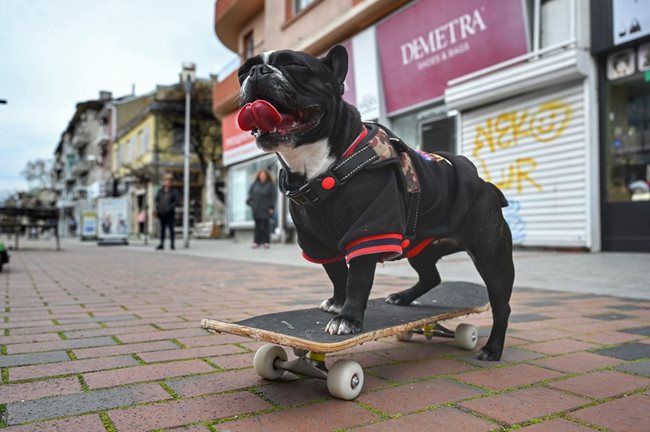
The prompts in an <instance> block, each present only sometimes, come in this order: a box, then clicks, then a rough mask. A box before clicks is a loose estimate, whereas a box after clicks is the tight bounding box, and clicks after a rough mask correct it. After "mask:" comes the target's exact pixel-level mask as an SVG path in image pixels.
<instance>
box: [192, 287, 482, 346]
mask: <svg viewBox="0 0 650 432" xmlns="http://www.w3.org/2000/svg"><path fill="white" fill-rule="evenodd" d="M488 309H489V302H488V296H487V290H486V288H485V287H484V286H481V285H477V284H473V283H468V282H445V283H442V284H440V285H439V286H437V287H436V288H434V289H432V290H431V291H429V292H428V293H426V294H425V295H423V296H422V297H420V298H418V299H417V300H416V302H415V304H411V305H409V306H397V305H392V304H388V303H386V302H385V301H384V298H375V299H372V300H369V301H368V307H367V308H366V313H365V318H364V322H363V330H362V332H361V333H355V334H349V335H330V334H329V333H326V332H325V326H326V325H327V323H328V322H329V321H330V320H331V319H332V318H333V317H334V315H333V314H330V313H327V312H325V311H322V310H320V309H319V308H310V309H301V310H292V311H285V312H277V313H272V314H267V315H260V316H256V317H253V318H248V319H245V320H242V321H237V322H234V323H232V322H225V321H218V320H212V319H203V320H202V321H201V326H202V327H203V328H205V329H208V330H213V331H216V332H220V333H230V334H235V335H240V336H245V337H248V338H251V339H255V340H257V341H261V342H269V343H274V344H278V345H282V346H286V347H291V348H297V349H303V350H307V351H311V352H316V353H323V354H325V353H332V352H337V351H341V350H344V349H347V348H351V347H353V346H355V345H359V344H362V343H364V342H369V341H373V340H377V339H381V338H385V337H390V336H395V335H399V334H402V333H407V332H409V331H411V330H413V329H418V328H422V327H424V326H427V325H430V324H433V323H437V322H439V321H444V320H448V319H452V318H456V317H460V316H463V315H468V314H473V313H479V312H483V311H485V310H488Z"/></svg>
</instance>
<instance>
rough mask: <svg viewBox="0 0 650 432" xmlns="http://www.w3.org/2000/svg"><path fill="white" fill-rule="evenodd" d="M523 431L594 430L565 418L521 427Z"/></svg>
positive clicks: (590, 431) (578, 431)
mask: <svg viewBox="0 0 650 432" xmlns="http://www.w3.org/2000/svg"><path fill="white" fill-rule="evenodd" d="M519 430H520V431H522V432H594V430H593V429H591V428H588V427H586V426H582V425H579V424H575V423H571V422H570V421H568V420H565V419H560V418H556V419H552V420H547V421H545V422H544V423H539V424H534V425H530V426H526V427H524V428H521V429H519Z"/></svg>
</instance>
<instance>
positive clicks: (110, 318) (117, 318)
mask: <svg viewBox="0 0 650 432" xmlns="http://www.w3.org/2000/svg"><path fill="white" fill-rule="evenodd" d="M134 318H135V317H134V316H133V315H127V314H124V315H113V316H100V317H97V316H96V317H90V316H89V317H86V318H70V319H61V320H58V321H59V324H63V325H65V324H81V323H100V322H110V321H126V320H132V319H134Z"/></svg>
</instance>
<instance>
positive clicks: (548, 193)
mask: <svg viewBox="0 0 650 432" xmlns="http://www.w3.org/2000/svg"><path fill="white" fill-rule="evenodd" d="M587 6H588V5H587V4H586V3H585V4H581V3H580V2H575V1H573V0H554V1H540V0H529V1H522V0H507V1H499V2H494V1H489V0H472V1H462V2H458V1H452V0H444V1H442V2H441V1H434V0H421V1H419V2H416V3H413V4H412V5H410V6H408V7H406V8H404V9H403V10H402V11H399V12H397V13H396V14H395V15H393V16H391V17H389V18H387V19H386V20H384V21H383V22H381V23H379V24H378V25H377V40H378V46H379V47H381V48H380V66H381V71H382V79H383V91H384V95H385V104H386V113H387V117H388V119H389V120H390V125H391V127H392V129H393V131H394V132H395V133H397V134H398V135H399V136H401V137H402V138H403V139H404V140H405V141H406V142H408V143H409V144H411V145H413V146H415V147H418V148H421V149H423V150H425V151H452V152H456V153H461V154H464V155H466V156H467V157H469V158H470V159H471V160H472V161H473V162H474V164H475V165H476V166H477V168H478V170H479V173H480V175H481V176H482V177H483V178H484V179H486V180H488V181H491V182H493V183H495V184H496V185H497V186H499V187H500V188H501V189H502V191H503V192H504V193H505V195H506V197H507V198H508V200H509V202H510V206H509V207H508V208H506V209H504V215H505V217H506V219H507V220H508V223H509V225H510V227H511V230H512V232H513V237H514V242H515V244H518V245H522V246H535V247H579V248H589V249H591V250H598V249H599V248H600V236H599V235H600V232H599V229H598V227H599V218H598V211H597V208H598V188H597V184H598V183H597V176H598V170H597V168H593V167H597V160H598V158H597V152H596V151H595V148H596V146H595V142H596V141H595V140H596V137H597V135H595V134H592V133H591V131H590V130H591V129H592V128H593V123H594V122H593V121H592V116H595V113H596V111H595V108H592V107H595V106H596V104H595V102H596V94H595V90H594V86H593V83H594V80H593V76H594V73H593V72H594V70H595V68H594V67H593V62H592V60H591V58H590V56H589V54H588V53H585V52H584V51H583V50H580V49H578V47H579V46H580V45H581V44H583V43H584V40H586V39H587V36H585V34H583V33H584V27H585V26H584V25H583V24H584V23H587V24H588V18H584V20H583V19H582V18H581V17H582V13H585V12H586V10H587V9H585V8H587ZM585 15H586V16H588V15H587V14H586V13H585ZM581 20H583V21H584V23H583V21H581ZM587 27H588V26H587ZM586 35H588V33H586Z"/></svg>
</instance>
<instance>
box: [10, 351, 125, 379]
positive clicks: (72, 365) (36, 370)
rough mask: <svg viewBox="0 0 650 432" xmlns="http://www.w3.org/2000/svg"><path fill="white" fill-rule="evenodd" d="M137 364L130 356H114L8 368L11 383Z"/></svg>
mask: <svg viewBox="0 0 650 432" xmlns="http://www.w3.org/2000/svg"><path fill="white" fill-rule="evenodd" d="M66 357H67V356H66ZM137 364H138V361H137V360H136V359H134V358H133V357H130V356H116V357H108V358H105V359H102V358H98V359H89V360H74V361H72V360H69V361H67V362H62V363H50V364H48V365H47V367H43V366H40V365H36V366H20V367H15V368H10V369H9V379H10V380H11V381H21V380H26V379H32V378H41V377H48V376H57V375H68V374H74V373H82V372H90V371H97V370H104V369H114V368H119V367H125V366H135V365H137Z"/></svg>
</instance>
